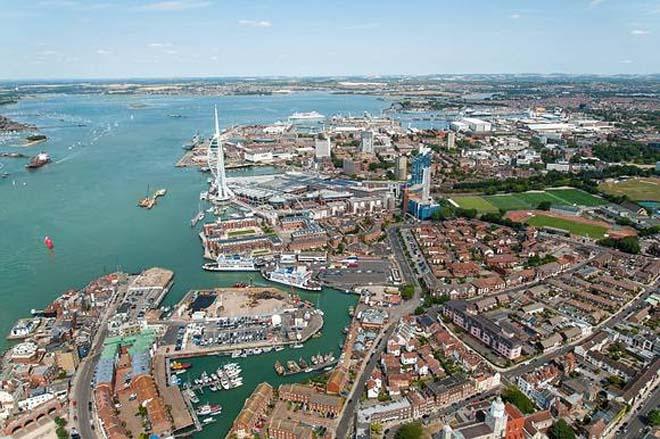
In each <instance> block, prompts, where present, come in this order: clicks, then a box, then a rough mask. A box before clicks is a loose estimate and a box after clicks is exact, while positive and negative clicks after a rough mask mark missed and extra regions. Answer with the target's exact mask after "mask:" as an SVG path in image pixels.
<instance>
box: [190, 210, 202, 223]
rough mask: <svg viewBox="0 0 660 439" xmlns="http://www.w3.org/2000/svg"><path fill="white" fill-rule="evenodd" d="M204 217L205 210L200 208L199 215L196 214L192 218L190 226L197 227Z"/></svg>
mask: <svg viewBox="0 0 660 439" xmlns="http://www.w3.org/2000/svg"><path fill="white" fill-rule="evenodd" d="M203 219H204V211H203V210H200V211H199V212H197V215H195V216H194V217H193V218H192V219H191V220H190V227H195V226H196V225H197V223H198V222H200V221H202V220H203Z"/></svg>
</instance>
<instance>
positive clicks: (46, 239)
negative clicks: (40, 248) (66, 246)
mask: <svg viewBox="0 0 660 439" xmlns="http://www.w3.org/2000/svg"><path fill="white" fill-rule="evenodd" d="M44 245H45V246H46V248H47V249H48V250H52V249H53V248H55V244H54V243H53V240H52V239H50V237H48V236H46V237H44Z"/></svg>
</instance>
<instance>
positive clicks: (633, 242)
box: [598, 236, 641, 255]
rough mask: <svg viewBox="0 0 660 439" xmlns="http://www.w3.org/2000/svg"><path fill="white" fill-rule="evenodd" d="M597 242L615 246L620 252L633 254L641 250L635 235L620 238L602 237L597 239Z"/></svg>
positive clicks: (606, 245)
mask: <svg viewBox="0 0 660 439" xmlns="http://www.w3.org/2000/svg"><path fill="white" fill-rule="evenodd" d="M598 244H599V245H602V246H605V247H611V248H615V249H617V250H621V251H622V252H625V253H630V254H633V255H636V254H639V252H640V251H641V247H640V245H639V239H637V237H636V236H626V237H625V238H621V239H614V238H603V239H601V240H599V241H598Z"/></svg>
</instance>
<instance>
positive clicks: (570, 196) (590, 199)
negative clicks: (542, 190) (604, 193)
mask: <svg viewBox="0 0 660 439" xmlns="http://www.w3.org/2000/svg"><path fill="white" fill-rule="evenodd" d="M547 192H548V194H550V195H552V196H553V197H556V198H559V199H561V200H564V201H565V202H566V204H570V205H573V204H576V205H578V206H586V207H594V206H602V205H603V204H607V201H606V200H604V199H602V198H598V197H594V196H593V195H591V194H590V193H588V192H585V191H581V190H579V189H548V191H547Z"/></svg>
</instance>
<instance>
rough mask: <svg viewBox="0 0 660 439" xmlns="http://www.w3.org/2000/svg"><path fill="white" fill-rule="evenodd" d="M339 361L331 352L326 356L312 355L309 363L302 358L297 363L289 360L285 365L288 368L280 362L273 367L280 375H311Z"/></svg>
mask: <svg viewBox="0 0 660 439" xmlns="http://www.w3.org/2000/svg"><path fill="white" fill-rule="evenodd" d="M337 361H338V360H337V359H336V358H335V356H334V353H332V352H329V353H327V354H325V355H321V354H317V355H312V357H311V359H310V361H309V362H307V361H305V359H304V358H303V357H300V358H299V359H298V360H297V361H296V360H288V361H286V363H285V365H286V367H285V365H283V364H282V363H281V362H280V361H279V360H278V361H276V362H275V364H274V365H273V368H274V369H275V372H277V374H278V375H280V376H289V375H295V374H298V373H310V372H316V371H319V370H324V369H326V368H329V367H331V366H333V365H335V364H337Z"/></svg>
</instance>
